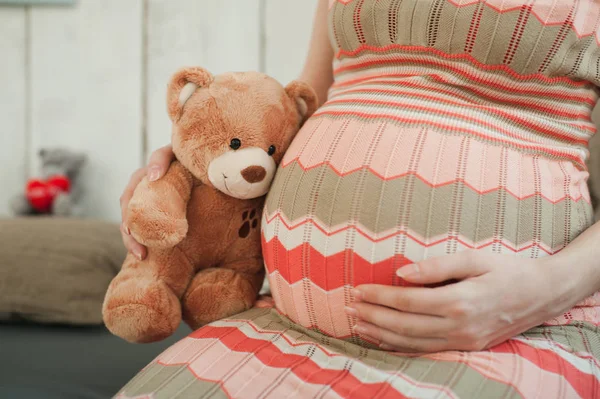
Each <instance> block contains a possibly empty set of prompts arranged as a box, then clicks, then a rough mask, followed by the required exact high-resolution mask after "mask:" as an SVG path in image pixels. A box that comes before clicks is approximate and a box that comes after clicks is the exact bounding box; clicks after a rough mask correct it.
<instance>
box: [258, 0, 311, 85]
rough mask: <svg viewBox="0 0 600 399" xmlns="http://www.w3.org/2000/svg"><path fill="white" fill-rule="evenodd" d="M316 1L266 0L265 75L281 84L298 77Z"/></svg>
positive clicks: (304, 56)
mask: <svg viewBox="0 0 600 399" xmlns="http://www.w3.org/2000/svg"><path fill="white" fill-rule="evenodd" d="M317 1H318V0H302V1H293V2H292V1H281V0H265V2H266V5H265V19H264V20H265V47H266V49H265V55H266V61H265V72H266V73H268V74H270V75H272V76H274V77H275V78H276V79H278V80H279V81H280V82H281V83H282V84H284V85H285V84H287V83H288V82H290V81H291V80H294V79H296V78H298V76H299V74H300V72H301V71H302V67H303V66H304V61H305V58H306V54H307V52H308V44H309V42H310V36H311V32H312V23H313V16H314V13H315V9H316V7H317Z"/></svg>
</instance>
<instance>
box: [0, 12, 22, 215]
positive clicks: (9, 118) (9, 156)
mask: <svg viewBox="0 0 600 399" xmlns="http://www.w3.org/2000/svg"><path fill="white" fill-rule="evenodd" d="M25 27H26V10H25V8H22V7H18V8H17V7H8V8H0V58H1V59H2V61H1V62H0V216H6V215H8V214H9V207H8V204H9V202H10V198H11V197H12V196H14V195H16V194H18V193H20V192H22V191H23V188H24V186H25V180H26V157H25V154H26V149H25V145H26V142H27V140H26V123H25V115H26V80H25V79H26V65H25V62H26V42H27V37H26V34H25V32H26V29H25Z"/></svg>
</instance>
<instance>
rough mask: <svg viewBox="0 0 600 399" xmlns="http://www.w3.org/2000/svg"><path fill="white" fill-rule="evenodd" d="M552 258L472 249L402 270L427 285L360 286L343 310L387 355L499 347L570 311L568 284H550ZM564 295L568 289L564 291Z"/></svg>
mask: <svg viewBox="0 0 600 399" xmlns="http://www.w3.org/2000/svg"><path fill="white" fill-rule="evenodd" d="M550 258H551V257H547V258H539V259H522V258H518V257H515V256H504V255H494V254H489V253H484V252H482V251H467V252H461V253H458V254H455V255H449V256H445V257H441V258H432V259H428V260H425V261H422V262H419V263H418V264H416V265H408V266H404V267H402V268H400V269H399V270H398V275H399V276H401V277H402V278H403V279H404V280H406V281H408V282H410V283H415V284H427V285H429V284H440V283H444V282H447V281H449V280H458V282H456V283H452V284H446V285H442V286H437V287H435V288H427V287H422V288H421V287H392V286H383V285H362V286H358V287H356V289H355V290H354V291H353V293H354V297H355V302H354V303H352V304H351V305H350V306H348V307H347V308H346V312H347V313H348V314H349V315H350V316H353V317H355V318H356V321H357V323H356V325H355V327H354V330H355V332H356V333H358V334H359V335H361V336H363V337H364V338H366V339H367V340H369V341H373V342H380V347H381V348H382V349H385V350H395V351H398V352H441V351H446V350H467V351H477V350H483V349H486V348H489V347H491V346H494V345H496V344H499V343H502V342H504V341H506V340H508V339H510V338H512V337H514V336H515V335H518V334H520V333H522V332H524V331H526V330H528V329H530V328H532V327H535V326H538V325H540V324H542V323H543V322H545V321H546V320H548V319H550V318H552V317H555V316H558V315H560V314H561V313H563V312H565V311H567V310H568V309H570V308H571V307H572V306H574V305H575V303H571V302H572V300H571V299H570V298H569V296H568V295H567V291H566V290H567V288H568V287H566V285H567V284H556V285H558V287H553V286H552V284H551V282H552V279H551V278H550V277H549V275H550V274H551V273H549V272H550V270H549V269H547V267H549V263H548V261H547V260H548V259H550ZM561 290H562V291H564V292H561Z"/></svg>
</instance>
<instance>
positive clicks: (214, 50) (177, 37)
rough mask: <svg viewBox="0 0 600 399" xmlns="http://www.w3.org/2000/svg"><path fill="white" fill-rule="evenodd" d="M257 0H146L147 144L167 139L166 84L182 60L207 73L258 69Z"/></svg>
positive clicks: (168, 138)
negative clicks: (204, 69)
mask: <svg viewBox="0 0 600 399" xmlns="http://www.w3.org/2000/svg"><path fill="white" fill-rule="evenodd" d="M259 11H260V7H259V0H243V1H237V2H222V1H198V0H148V20H147V23H148V25H147V29H148V33H147V34H148V65H147V80H146V83H147V86H146V89H147V131H148V148H149V150H150V151H151V150H154V149H156V148H158V147H161V146H163V145H165V144H168V143H169V142H170V134H171V123H170V121H169V119H168V116H167V113H166V105H165V96H166V86H167V83H168V80H169V78H170V76H171V75H172V74H173V73H174V72H175V71H176V70H177V69H178V68H180V67H183V66H203V67H206V68H208V69H209V70H210V71H211V72H212V73H215V74H217V73H222V72H226V71H243V70H258V69H259V65H260V29H259V21H260V16H259Z"/></svg>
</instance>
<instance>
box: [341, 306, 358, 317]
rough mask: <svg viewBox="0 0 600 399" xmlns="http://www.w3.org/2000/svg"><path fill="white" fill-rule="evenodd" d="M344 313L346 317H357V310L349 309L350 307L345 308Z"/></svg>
mask: <svg viewBox="0 0 600 399" xmlns="http://www.w3.org/2000/svg"><path fill="white" fill-rule="evenodd" d="M344 312H346V314H347V315H348V316H352V317H358V310H356V309H354V308H351V307H350V306H346V307H345V308H344Z"/></svg>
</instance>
